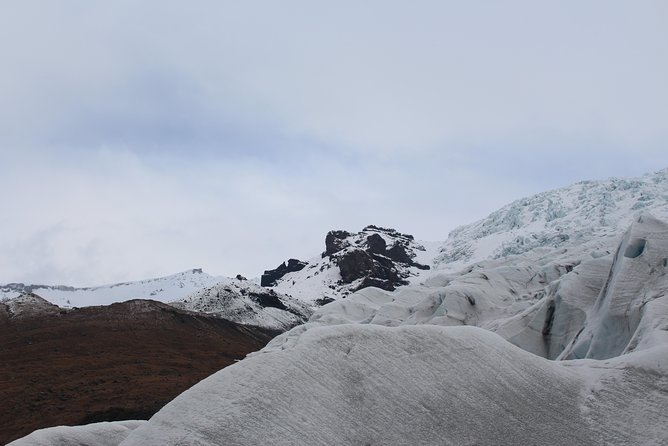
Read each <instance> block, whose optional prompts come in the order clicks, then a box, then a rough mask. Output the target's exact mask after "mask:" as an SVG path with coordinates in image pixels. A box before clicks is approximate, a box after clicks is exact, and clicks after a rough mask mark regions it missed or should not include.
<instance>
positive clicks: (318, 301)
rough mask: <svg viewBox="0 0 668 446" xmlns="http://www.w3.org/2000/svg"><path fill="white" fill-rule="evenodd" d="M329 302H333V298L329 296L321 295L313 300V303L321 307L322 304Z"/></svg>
mask: <svg viewBox="0 0 668 446" xmlns="http://www.w3.org/2000/svg"><path fill="white" fill-rule="evenodd" d="M330 302H334V299H332V298H331V297H327V296H323V297H321V298H320V299H316V300H315V304H316V305H318V306H321V307H322V306H323V305H327V304H328V303H330Z"/></svg>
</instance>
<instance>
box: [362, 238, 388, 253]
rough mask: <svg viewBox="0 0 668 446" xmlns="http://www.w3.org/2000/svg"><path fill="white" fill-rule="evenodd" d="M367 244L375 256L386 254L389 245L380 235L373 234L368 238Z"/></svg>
mask: <svg viewBox="0 0 668 446" xmlns="http://www.w3.org/2000/svg"><path fill="white" fill-rule="evenodd" d="M366 243H367V245H368V246H369V252H372V253H374V254H385V249H386V248H387V243H385V239H384V238H383V237H381V236H380V235H378V234H371V235H370V236H368V237H367V238H366Z"/></svg>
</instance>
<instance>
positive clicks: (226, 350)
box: [0, 298, 276, 444]
mask: <svg viewBox="0 0 668 446" xmlns="http://www.w3.org/2000/svg"><path fill="white" fill-rule="evenodd" d="M37 299H39V298H37ZM40 300H41V299H40ZM42 302H43V303H44V304H45V305H43V306H42V309H41V310H40V311H36V312H30V311H25V312H22V313H19V312H14V313H12V309H11V308H10V307H9V306H7V305H2V304H0V444H5V443H6V442H9V441H11V440H14V439H16V438H20V437H22V436H24V435H27V434H29V433H30V432H32V431H33V430H35V429H39V428H44V427H50V426H56V425H76V424H84V423H90V422H96V421H113V420H123V419H147V418H149V417H150V416H151V415H152V414H154V413H155V412H156V411H157V410H159V409H160V408H161V407H162V406H163V405H165V404H166V403H167V402H169V401H170V400H172V399H173V398H174V397H176V396H177V395H178V394H179V393H181V392H183V391H184V390H186V389H188V388H189V387H191V386H192V385H193V384H195V383H197V382H198V381H200V380H201V379H203V378H205V377H207V376H208V375H210V374H212V373H214V372H215V371H217V370H219V369H221V368H223V367H226V366H228V365H230V364H232V363H234V362H235V360H238V359H241V358H243V357H244V356H245V355H246V354H247V353H249V352H252V351H256V350H258V349H260V348H262V347H263V346H264V345H265V344H266V343H267V342H268V341H269V340H270V339H271V338H272V337H273V336H274V335H276V333H275V332H272V331H269V330H264V329H260V328H256V327H248V326H243V325H238V324H235V323H232V322H229V321H226V320H223V319H218V318H214V317H210V316H206V315H203V314H198V313H190V312H186V311H181V310H177V309H175V308H172V307H170V306H168V305H165V304H162V303H158V302H154V301H146V300H133V301H128V302H124V303H120V304H113V305H110V306H105V307H88V308H81V309H76V310H62V309H60V308H58V307H55V306H50V305H49V304H48V303H46V302H44V301H42Z"/></svg>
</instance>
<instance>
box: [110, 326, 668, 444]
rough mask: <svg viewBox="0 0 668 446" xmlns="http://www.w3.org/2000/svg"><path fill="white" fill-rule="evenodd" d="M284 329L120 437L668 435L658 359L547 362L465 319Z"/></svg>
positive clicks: (570, 440) (330, 440)
mask: <svg viewBox="0 0 668 446" xmlns="http://www.w3.org/2000/svg"><path fill="white" fill-rule="evenodd" d="M293 331H294V332H296V333H297V334H294V335H293V336H291V337H283V338H280V339H276V340H274V341H272V342H271V343H270V344H269V345H268V346H267V348H265V349H264V350H262V351H261V352H258V353H255V354H253V355H251V356H250V357H248V358H247V359H245V360H244V361H242V362H240V363H238V364H236V365H234V366H231V367H228V368H226V369H224V370H222V371H220V372H218V373H216V374H215V375H212V376H211V377H209V378H207V379H206V380H204V381H202V382H200V383H199V384H197V385H196V386H194V387H192V388H191V389H189V390H187V391H186V392H184V393H183V394H181V395H180V396H179V397H177V398H176V399H175V400H173V401H172V402H171V403H169V404H168V405H167V406H165V407H164V408H163V409H162V410H161V411H160V412H158V413H157V414H156V415H155V416H154V417H153V418H152V419H151V420H150V421H148V422H147V423H146V424H144V425H143V426H141V427H139V428H137V429H136V430H135V431H133V432H132V433H131V434H130V435H129V436H128V437H127V438H126V439H125V441H123V442H122V443H121V445H123V446H132V445H146V444H161V445H177V444H189V445H217V444H236V445H255V444H275V445H294V444H312V445H319V444H322V445H329V444H368V445H383V444H393V445H415V444H439V445H462V444H478V445H517V444H554V445H556V444H580V445H604V444H662V443H665V442H666V441H668V423H665V414H664V409H665V407H667V406H666V405H667V404H668V382H667V381H666V379H664V378H662V379H656V373H657V368H658V369H659V371H660V373H663V375H662V376H666V364H665V361H664V363H663V364H657V363H651V364H650V361H651V358H647V357H639V358H638V359H637V360H635V359H634V358H627V362H626V363H620V362H616V363H615V362H614V361H613V362H609V363H606V364H600V363H599V362H598V361H595V362H592V361H587V360H585V362H584V363H577V362H575V363H574V362H573V361H567V362H554V361H548V360H546V359H543V358H539V357H538V356H535V355H532V354H530V353H527V352H525V351H523V350H521V349H519V348H517V347H515V346H513V345H511V344H510V343H508V342H506V341H505V340H503V339H502V338H500V337H499V336H497V335H495V334H493V333H491V332H488V331H485V330H482V329H479V328H474V327H439V326H404V327H394V328H388V327H381V326H376V325H340V326H335V327H314V328H310V329H306V330H304V329H303V328H302V327H297V328H295V329H294V330H293ZM289 339H291V340H293V342H286V341H287V340H289ZM663 353H665V351H664V352H663ZM652 356H653V357H654V356H656V355H652ZM629 361H630V362H631V363H633V364H636V363H637V364H636V365H637V367H633V368H631V367H629V365H628V362H629ZM655 362H656V361H655ZM592 363H594V364H596V366H595V365H592ZM627 372H630V373H627ZM648 401H649V404H648ZM620 404H621V405H620Z"/></svg>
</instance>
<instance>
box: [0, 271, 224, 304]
mask: <svg viewBox="0 0 668 446" xmlns="http://www.w3.org/2000/svg"><path fill="white" fill-rule="evenodd" d="M223 279H224V278H223V277H215V276H210V275H209V274H207V273H205V272H203V271H202V270H201V269H198V268H197V269H192V270H188V271H184V272H181V273H178V274H173V275H171V276H166V277H159V278H156V279H147V280H141V281H137V282H123V283H117V284H113V285H105V286H98V287H86V288H75V287H70V286H51V285H25V284H22V283H12V284H7V285H0V296H6V297H14V296H15V295H16V294H17V293H18V294H20V293H24V292H28V293H35V294H37V295H39V296H41V297H43V298H44V299H46V300H48V301H49V302H51V303H53V304H56V305H58V306H59V307H63V308H71V307H90V306H97V305H109V304H112V303H115V302H124V301H126V300H131V299H151V300H157V301H159V302H169V301H171V300H176V299H179V298H182V297H185V296H187V295H188V294H191V293H193V292H194V291H196V290H199V289H201V288H204V287H206V286H213V285H215V284H216V283H218V282H220V281H221V280H223Z"/></svg>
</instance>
